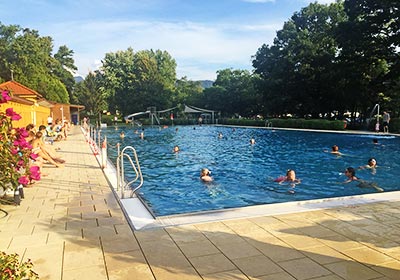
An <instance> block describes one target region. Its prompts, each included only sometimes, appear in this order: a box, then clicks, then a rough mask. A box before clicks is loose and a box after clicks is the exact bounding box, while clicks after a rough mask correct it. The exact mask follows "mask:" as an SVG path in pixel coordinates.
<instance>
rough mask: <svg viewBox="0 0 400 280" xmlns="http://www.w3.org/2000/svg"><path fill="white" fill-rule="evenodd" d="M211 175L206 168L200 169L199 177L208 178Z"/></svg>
mask: <svg viewBox="0 0 400 280" xmlns="http://www.w3.org/2000/svg"><path fill="white" fill-rule="evenodd" d="M210 175H211V171H210V170H208V169H207V168H202V169H201V176H210Z"/></svg>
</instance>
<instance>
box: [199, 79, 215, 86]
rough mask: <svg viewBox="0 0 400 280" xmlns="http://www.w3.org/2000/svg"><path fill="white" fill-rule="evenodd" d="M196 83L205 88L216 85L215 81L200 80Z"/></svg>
mask: <svg viewBox="0 0 400 280" xmlns="http://www.w3.org/2000/svg"><path fill="white" fill-rule="evenodd" d="M196 82H200V84H201V86H202V87H203V88H210V87H212V86H213V84H214V81H210V80H199V81H196Z"/></svg>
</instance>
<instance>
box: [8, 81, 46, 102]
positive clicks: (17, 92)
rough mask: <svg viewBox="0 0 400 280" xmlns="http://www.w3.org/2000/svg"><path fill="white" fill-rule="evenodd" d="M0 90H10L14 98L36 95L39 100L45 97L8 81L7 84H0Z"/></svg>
mask: <svg viewBox="0 0 400 280" xmlns="http://www.w3.org/2000/svg"><path fill="white" fill-rule="evenodd" d="M0 89H2V90H8V91H10V92H11V94H12V95H14V96H21V95H22V96H24V95H35V96H36V97H37V98H42V97H43V96H42V95H41V94H40V93H38V92H36V91H34V90H33V89H30V88H28V87H26V86H24V85H22V84H20V83H18V82H16V81H8V82H5V83H2V84H0Z"/></svg>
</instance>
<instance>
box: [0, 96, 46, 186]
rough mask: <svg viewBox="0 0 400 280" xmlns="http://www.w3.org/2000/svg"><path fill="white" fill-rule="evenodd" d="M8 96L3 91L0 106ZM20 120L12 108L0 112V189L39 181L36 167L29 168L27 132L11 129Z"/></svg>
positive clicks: (23, 129) (7, 99) (31, 156)
mask: <svg viewBox="0 0 400 280" xmlns="http://www.w3.org/2000/svg"><path fill="white" fill-rule="evenodd" d="M10 99H11V98H10V95H9V94H8V92H7V91H3V92H2V93H1V96H0V104H2V103H7V101H9V100H10ZM19 119H21V116H20V115H19V114H17V113H16V112H14V110H13V108H7V109H6V110H5V111H4V112H3V111H2V112H0V187H2V188H3V189H7V188H11V189H14V190H15V189H17V187H18V186H19V185H27V184H28V183H29V181H30V179H34V180H39V179H40V173H39V168H38V167H37V166H32V167H29V160H30V158H32V159H34V157H35V156H36V155H34V154H32V153H31V149H32V146H31V145H30V144H29V142H27V141H26V139H25V138H26V137H27V136H28V132H27V131H26V130H25V128H13V126H12V121H14V120H19Z"/></svg>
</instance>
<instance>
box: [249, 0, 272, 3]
mask: <svg viewBox="0 0 400 280" xmlns="http://www.w3.org/2000/svg"><path fill="white" fill-rule="evenodd" d="M243 2H248V3H267V2H275V0H243Z"/></svg>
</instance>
